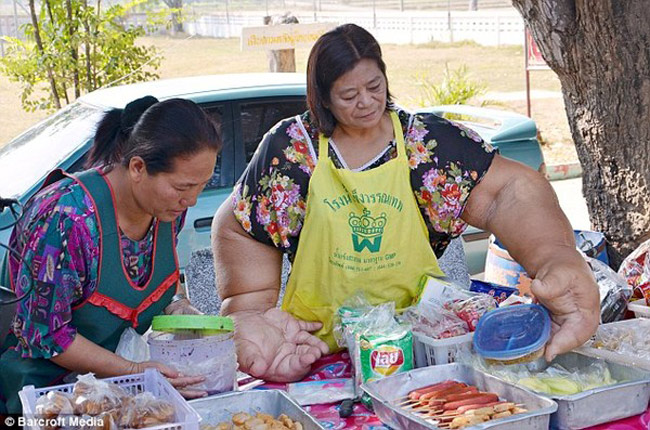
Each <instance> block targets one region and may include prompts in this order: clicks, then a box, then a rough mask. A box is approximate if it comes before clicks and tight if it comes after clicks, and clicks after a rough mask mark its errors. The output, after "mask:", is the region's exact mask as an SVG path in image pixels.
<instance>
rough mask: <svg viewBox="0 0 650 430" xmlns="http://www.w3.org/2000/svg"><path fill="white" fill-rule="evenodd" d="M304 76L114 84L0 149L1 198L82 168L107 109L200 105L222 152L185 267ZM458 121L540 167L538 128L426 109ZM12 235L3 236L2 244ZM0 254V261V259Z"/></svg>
mask: <svg viewBox="0 0 650 430" xmlns="http://www.w3.org/2000/svg"><path fill="white" fill-rule="evenodd" d="M305 91H306V86H305V76H304V75H303V74H291V73H261V74H237V75H215V76H200V77H189V78H180V79H169V80H160V81H155V82H145V83H139V84H132V85H124V86H117V87H112V88H107V89H102V90H97V91H93V92H91V93H89V94H87V95H84V96H82V97H81V98H79V99H78V100H77V101H75V102H74V103H72V104H70V105H68V106H67V107H65V108H63V109H61V110H60V111H58V112H57V113H55V114H53V115H52V116H50V117H48V118H47V119H45V120H43V121H41V122H40V123H38V124H36V125H35V126H33V127H31V128H30V129H28V130H27V131H25V132H24V133H22V134H21V135H19V136H18V137H16V138H15V139H13V140H12V141H11V142H9V143H8V144H6V145H4V146H3V147H1V148H0V197H2V198H9V197H13V198H17V199H18V200H19V201H20V202H21V203H23V204H24V203H25V202H26V201H27V200H28V199H29V197H31V196H32V195H33V194H34V193H35V192H36V191H37V190H38V187H39V185H40V184H41V183H42V181H43V180H44V179H45V176H46V175H47V173H48V172H49V171H51V170H53V169H55V168H57V167H58V168H62V169H65V170H67V171H68V172H75V171H79V170H81V169H82V168H83V164H84V161H85V157H86V153H87V152H88V150H89V149H90V146H91V143H92V142H91V139H92V136H93V134H94V130H95V124H96V123H97V121H98V120H99V119H100V118H101V116H102V114H103V113H104V112H105V111H107V110H109V109H112V108H123V107H124V106H125V105H126V104H127V103H128V102H129V101H131V100H133V99H135V98H138V97H142V96H145V95H148V94H151V95H153V96H155V97H157V98H158V99H159V100H164V99H169V98H173V97H182V98H187V99H190V100H193V101H194V102H196V103H198V104H199V105H201V106H202V107H203V108H204V109H205V110H206V112H208V114H209V115H210V116H211V117H212V118H213V119H214V120H215V121H216V122H217V123H218V124H219V125H220V128H221V133H222V136H223V140H224V146H223V150H222V152H221V154H220V155H219V157H218V159H217V163H216V165H215V168H214V175H213V177H212V179H211V181H210V183H209V184H208V186H207V187H206V188H205V190H204V191H203V193H202V194H201V195H200V196H199V199H198V202H197V204H196V206H194V207H192V208H190V209H189V211H188V214H187V218H186V224H185V228H184V229H183V231H182V232H181V233H180V236H179V244H178V255H179V261H180V265H181V267H182V268H183V267H185V266H186V265H187V264H188V262H189V258H190V256H191V253H192V251H193V250H197V249H201V248H205V247H208V246H209V245H210V225H211V222H212V216H213V215H214V212H215V210H216V208H217V207H219V205H221V203H222V202H223V201H224V200H225V199H226V198H227V196H228V195H229V194H230V192H231V191H232V187H233V185H234V183H235V181H236V180H237V179H238V178H239V176H240V175H241V173H242V172H243V170H244V168H245V167H246V164H247V163H248V161H249V160H250V159H251V157H252V156H253V153H254V152H255V149H256V148H257V145H258V143H259V142H260V141H261V139H262V136H263V135H264V133H265V132H266V131H267V130H269V129H270V128H271V127H272V126H273V125H274V124H275V123H276V122H277V121H279V120H280V119H282V118H286V117H289V116H293V115H296V114H298V113H301V112H304V111H305V110H306V103H305ZM425 110H430V111H432V112H435V113H438V114H444V113H451V114H460V115H463V118H469V117H471V118H483V119H488V120H489V121H490V122H496V123H498V125H496V126H491V125H486V124H485V123H478V122H467V121H465V123H466V124H467V125H469V126H470V127H472V128H473V129H475V130H476V131H477V132H478V133H479V134H480V135H481V136H482V137H483V138H484V139H486V140H487V141H490V142H492V144H493V145H496V146H498V147H499V148H500V150H501V152H502V154H503V155H505V156H507V157H511V158H514V159H516V160H519V161H521V162H524V163H526V164H528V165H529V166H531V167H533V168H535V169H538V168H540V167H541V166H543V160H542V153H541V149H540V147H539V143H538V142H537V139H536V127H535V123H534V122H533V121H532V120H530V119H529V118H526V117H524V116H521V115H518V114H514V113H509V112H503V111H496V110H489V109H483V108H476V107H470V106H442V107H437V108H430V109H425ZM12 221H13V219H12V217H11V214H10V213H9V210H8V209H6V210H4V211H3V212H2V213H0V229H1V228H2V227H3V226H7V225H9V224H11V223H12ZM9 232H10V230H9V229H5V230H2V231H0V243H5V244H6V243H7V242H8V239H9ZM464 238H465V241H466V246H467V248H466V252H467V255H468V262H469V264H470V270H471V272H472V273H477V272H480V271H482V267H483V264H484V262H485V253H486V250H487V240H486V239H487V234H486V233H485V232H482V231H479V230H477V229H471V230H468V232H467V233H466V234H465V235H464ZM4 252H5V251H4V249H0V258H1V257H3V255H4Z"/></svg>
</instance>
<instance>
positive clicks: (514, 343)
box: [474, 305, 551, 360]
mask: <svg viewBox="0 0 650 430" xmlns="http://www.w3.org/2000/svg"><path fill="white" fill-rule="evenodd" d="M550 336H551V317H550V315H549V313H548V311H547V310H546V308H544V307H542V306H540V305H516V306H507V307H505V308H499V309H495V310H493V311H490V312H488V313H486V314H485V315H483V317H482V318H481V319H480V320H479V321H478V325H477V326H476V332H475V333H474V348H475V349H476V352H477V353H479V354H480V355H481V356H483V357H485V358H490V359H494V360H513V359H516V358H520V357H523V356H525V355H527V354H530V353H532V352H535V351H537V350H539V349H540V348H542V347H543V346H544V345H545V344H546V342H547V341H548V339H549V337H550Z"/></svg>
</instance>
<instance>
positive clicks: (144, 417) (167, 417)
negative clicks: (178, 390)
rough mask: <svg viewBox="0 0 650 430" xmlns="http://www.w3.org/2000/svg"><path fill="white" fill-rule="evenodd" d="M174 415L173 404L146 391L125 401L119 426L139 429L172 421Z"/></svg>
mask: <svg viewBox="0 0 650 430" xmlns="http://www.w3.org/2000/svg"><path fill="white" fill-rule="evenodd" d="M175 415H176V411H175V409H174V405H172V404H171V403H169V402H167V401H165V400H158V399H156V398H155V397H154V396H153V394H151V393H150V392H148V391H146V392H144V393H140V394H138V395H136V396H134V397H132V398H129V400H127V401H126V402H125V404H124V407H123V409H122V417H121V418H120V427H121V428H134V429H140V428H144V427H152V426H158V425H161V424H165V423H173V422H174V421H175Z"/></svg>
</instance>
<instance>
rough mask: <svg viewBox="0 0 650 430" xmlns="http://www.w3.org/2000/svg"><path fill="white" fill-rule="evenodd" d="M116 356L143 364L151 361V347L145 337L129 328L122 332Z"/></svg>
mask: <svg viewBox="0 0 650 430" xmlns="http://www.w3.org/2000/svg"><path fill="white" fill-rule="evenodd" d="M115 354H117V355H119V356H120V357H122V358H124V359H126V360H129V361H133V362H134V363H142V362H144V361H149V345H148V344H147V341H146V340H145V339H144V337H143V336H141V335H139V334H138V332H137V331H135V330H134V329H133V328H132V327H129V328H127V329H126V330H124V331H123V332H122V335H121V336H120V342H119V343H118V344H117V348H116V349H115Z"/></svg>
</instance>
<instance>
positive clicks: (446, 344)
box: [413, 332, 474, 367]
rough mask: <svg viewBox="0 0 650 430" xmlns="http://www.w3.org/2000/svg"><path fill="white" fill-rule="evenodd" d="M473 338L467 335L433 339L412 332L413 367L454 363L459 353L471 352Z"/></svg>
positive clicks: (471, 335) (471, 334) (470, 334)
mask: <svg viewBox="0 0 650 430" xmlns="http://www.w3.org/2000/svg"><path fill="white" fill-rule="evenodd" d="M473 336H474V333H467V334H464V335H461V336H454V337H449V338H446V339H433V338H431V337H429V336H426V335H423V334H421V333H417V332H413V354H414V357H415V367H426V366H433V365H436V364H448V363H454V362H455V361H456V358H457V357H458V356H459V355H460V354H461V353H463V352H469V351H471V350H472V337H473Z"/></svg>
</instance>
